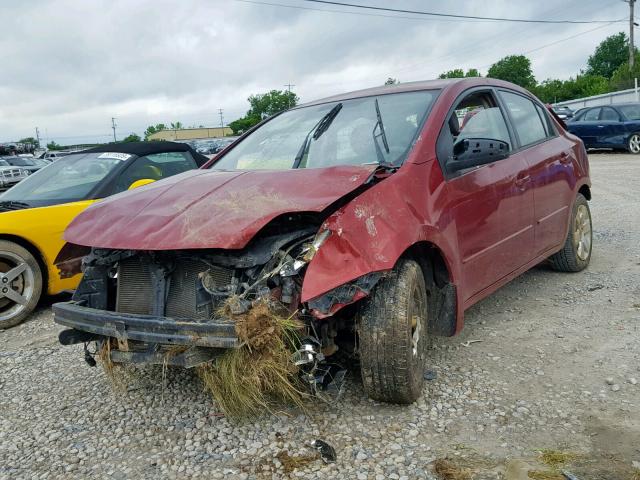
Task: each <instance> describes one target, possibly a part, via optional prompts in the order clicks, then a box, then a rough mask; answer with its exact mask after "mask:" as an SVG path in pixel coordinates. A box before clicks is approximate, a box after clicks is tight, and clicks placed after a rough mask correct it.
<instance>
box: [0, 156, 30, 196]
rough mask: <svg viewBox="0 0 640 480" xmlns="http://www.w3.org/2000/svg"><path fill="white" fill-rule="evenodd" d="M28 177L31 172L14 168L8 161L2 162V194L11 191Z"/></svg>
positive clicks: (0, 168)
mask: <svg viewBox="0 0 640 480" xmlns="http://www.w3.org/2000/svg"><path fill="white" fill-rule="evenodd" d="M28 176H29V172H28V171H27V170H25V169H24V168H20V167H13V166H11V165H9V164H8V163H7V162H6V161H4V160H0V192H4V191H5V190H8V189H10V188H11V187H13V186H14V185H15V184H16V183H18V182H19V181H20V180H24V179H25V178H27V177H28Z"/></svg>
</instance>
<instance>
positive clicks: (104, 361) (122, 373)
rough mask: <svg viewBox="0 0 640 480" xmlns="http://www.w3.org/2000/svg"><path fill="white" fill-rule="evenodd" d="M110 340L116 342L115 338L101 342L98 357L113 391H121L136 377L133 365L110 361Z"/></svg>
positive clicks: (124, 390) (125, 389)
mask: <svg viewBox="0 0 640 480" xmlns="http://www.w3.org/2000/svg"><path fill="white" fill-rule="evenodd" d="M112 342H116V340H115V339H112V338H110V339H107V340H106V341H104V342H102V346H101V347H100V348H99V350H98V359H99V360H100V365H102V370H103V371H104V373H105V375H106V376H107V379H108V380H109V383H110V384H111V388H112V389H113V390H114V391H115V392H119V393H122V392H126V391H127V388H128V386H129V385H130V384H131V382H133V381H134V380H135V379H136V375H135V371H134V367H133V366H131V365H123V364H121V363H113V362H112V361H111V348H112V345H111V343H112Z"/></svg>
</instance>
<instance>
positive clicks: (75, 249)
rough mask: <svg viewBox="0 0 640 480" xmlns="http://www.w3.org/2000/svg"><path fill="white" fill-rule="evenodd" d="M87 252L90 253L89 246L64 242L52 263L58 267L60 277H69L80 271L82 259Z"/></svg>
mask: <svg viewBox="0 0 640 480" xmlns="http://www.w3.org/2000/svg"><path fill="white" fill-rule="evenodd" d="M89 253H91V248H90V247H85V246H84V245H76V244H75V243H69V242H67V243H65V244H64V245H63V246H62V249H60V252H59V253H58V255H57V256H56V258H55V260H54V261H53V264H54V265H55V266H56V267H58V274H59V276H60V278H71V277H73V276H74V275H77V274H78V273H81V266H82V259H83V258H84V257H85V256H87V255H89Z"/></svg>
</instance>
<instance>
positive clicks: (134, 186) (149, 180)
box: [127, 178, 155, 190]
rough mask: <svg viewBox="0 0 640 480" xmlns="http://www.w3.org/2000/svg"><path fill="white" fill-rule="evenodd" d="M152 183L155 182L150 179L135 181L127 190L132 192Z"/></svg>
mask: <svg viewBox="0 0 640 480" xmlns="http://www.w3.org/2000/svg"><path fill="white" fill-rule="evenodd" d="M153 182H155V180H153V179H151V178H141V179H140V180H136V181H135V182H133V183H132V184H131V185H129V188H128V189H127V190H133V189H134V188H138V187H142V186H143V185H148V184H149V183H153Z"/></svg>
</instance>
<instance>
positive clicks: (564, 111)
mask: <svg viewBox="0 0 640 480" xmlns="http://www.w3.org/2000/svg"><path fill="white" fill-rule="evenodd" d="M553 111H554V112H555V114H556V115H558V117H559V118H561V119H562V120H564V121H567V120H570V119H571V118H573V110H571V109H570V108H569V107H553Z"/></svg>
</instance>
